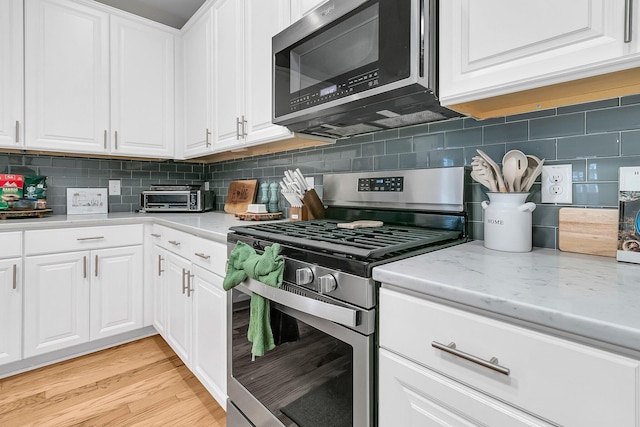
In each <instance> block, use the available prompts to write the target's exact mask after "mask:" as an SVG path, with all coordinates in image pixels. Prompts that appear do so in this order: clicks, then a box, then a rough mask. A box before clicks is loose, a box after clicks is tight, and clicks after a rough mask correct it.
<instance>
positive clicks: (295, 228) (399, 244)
mask: <svg viewBox="0 0 640 427" xmlns="http://www.w3.org/2000/svg"><path fill="white" fill-rule="evenodd" d="M339 222H340V221H337V220H326V219H325V220H311V221H298V222H281V223H269V224H256V225H251V226H242V227H232V230H233V231H235V232H237V233H241V234H246V235H250V236H255V237H260V238H264V239H269V240H272V241H274V242H279V243H288V244H291V245H294V246H296V247H300V248H310V249H317V250H322V251H326V252H331V253H335V254H343V255H347V256H354V257H359V258H382V257H384V256H386V255H388V254H393V253H396V252H401V251H405V250H407V249H413V248H419V247H424V246H428V245H432V244H435V243H439V242H443V241H447V240H452V239H457V238H459V237H460V233H459V232H457V231H450V230H437V229H428V228H420V227H406V226H395V225H383V226H382V227H375V228H359V229H355V230H351V229H345V228H338V223H339Z"/></svg>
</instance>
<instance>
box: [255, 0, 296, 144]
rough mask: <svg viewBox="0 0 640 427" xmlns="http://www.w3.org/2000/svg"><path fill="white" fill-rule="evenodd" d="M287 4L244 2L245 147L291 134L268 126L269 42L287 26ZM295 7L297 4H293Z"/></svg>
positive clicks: (269, 123)
mask: <svg viewBox="0 0 640 427" xmlns="http://www.w3.org/2000/svg"><path fill="white" fill-rule="evenodd" d="M287 3H288V2H287V1H283V0H271V1H247V2H246V3H245V12H244V13H245V21H244V22H245V32H244V33H245V43H244V45H245V47H244V49H243V52H244V64H245V65H244V67H245V80H244V90H245V93H244V99H245V103H244V114H245V120H246V123H245V124H244V130H245V134H246V135H245V140H246V143H247V144H253V143H254V142H260V141H264V140H274V139H278V138H286V137H288V136H290V135H291V132H290V131H289V130H288V129H287V128H285V127H283V126H278V125H274V124H272V123H271V118H272V116H273V112H272V110H273V106H272V104H273V101H272V100H273V95H272V89H271V87H272V84H273V83H272V82H273V78H272V70H271V68H272V65H271V64H272V59H271V58H272V55H273V54H272V46H271V38H272V37H273V36H275V35H276V34H277V33H279V32H280V31H282V30H283V29H284V28H285V27H286V26H287V24H288V22H289V16H288V14H287V13H286V12H287ZM294 3H296V2H294Z"/></svg>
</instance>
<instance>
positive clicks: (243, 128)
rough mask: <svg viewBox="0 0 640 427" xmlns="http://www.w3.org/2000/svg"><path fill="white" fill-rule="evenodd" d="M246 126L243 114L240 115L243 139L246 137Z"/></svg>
mask: <svg viewBox="0 0 640 427" xmlns="http://www.w3.org/2000/svg"><path fill="white" fill-rule="evenodd" d="M246 125H247V119H245V118H244V114H243V115H242V137H243V138H246V137H247V130H246Z"/></svg>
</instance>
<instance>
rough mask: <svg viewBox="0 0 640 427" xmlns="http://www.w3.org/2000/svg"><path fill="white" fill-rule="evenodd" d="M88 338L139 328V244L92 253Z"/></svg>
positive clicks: (97, 337) (141, 310)
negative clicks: (89, 328)
mask: <svg viewBox="0 0 640 427" xmlns="http://www.w3.org/2000/svg"><path fill="white" fill-rule="evenodd" d="M91 262H92V266H91V276H92V277H91V321H90V324H91V335H90V336H91V339H92V340H95V339H99V338H104V337H109V336H112V335H117V334H120V333H123V332H127V331H132V330H135V329H138V328H142V326H143V325H142V314H143V306H142V291H143V282H142V271H143V268H142V262H143V257H142V246H132V247H124V248H112V249H102V250H96V251H92V252H91Z"/></svg>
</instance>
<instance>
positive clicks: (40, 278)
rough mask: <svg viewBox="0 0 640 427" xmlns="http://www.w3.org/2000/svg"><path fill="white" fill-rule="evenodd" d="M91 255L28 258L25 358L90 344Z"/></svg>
mask: <svg viewBox="0 0 640 427" xmlns="http://www.w3.org/2000/svg"><path fill="white" fill-rule="evenodd" d="M89 257H90V253H89V252H71V253H64V254H53V255H41V256H31V257H26V258H25V274H24V278H25V280H24V283H25V286H24V357H31V356H37V355H39V354H43V353H47V352H50V351H53V350H59V349H61V348H66V347H70V346H72V345H76V344H82V343H85V342H87V341H89V298H90V283H89V282H90V280H89Z"/></svg>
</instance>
